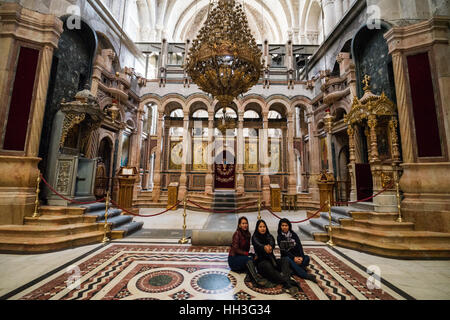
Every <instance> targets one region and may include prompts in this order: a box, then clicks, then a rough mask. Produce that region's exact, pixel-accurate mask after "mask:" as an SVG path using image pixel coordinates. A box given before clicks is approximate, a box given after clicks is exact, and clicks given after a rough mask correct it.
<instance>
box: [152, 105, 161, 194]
mask: <svg viewBox="0 0 450 320" xmlns="http://www.w3.org/2000/svg"><path fill="white" fill-rule="evenodd" d="M163 120H164V112H163V111H160V110H158V125H157V128H156V135H157V137H158V139H157V144H156V156H155V169H154V177H153V192H152V199H153V201H154V202H157V201H158V200H159V196H160V195H161V153H162V151H161V150H162V148H161V146H162V141H161V140H162V133H163V130H164V128H163Z"/></svg>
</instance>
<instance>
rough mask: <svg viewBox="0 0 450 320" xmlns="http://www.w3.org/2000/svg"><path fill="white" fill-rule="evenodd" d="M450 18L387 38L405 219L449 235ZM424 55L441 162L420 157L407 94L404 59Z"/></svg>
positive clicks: (398, 30) (398, 29) (411, 27)
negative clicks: (433, 100) (436, 119)
mask: <svg viewBox="0 0 450 320" xmlns="http://www.w3.org/2000/svg"><path fill="white" fill-rule="evenodd" d="M449 22H450V19H449V17H433V18H432V19H430V20H428V21H423V22H419V23H417V24H413V25H409V26H404V27H393V28H392V29H390V30H389V31H388V32H387V33H386V34H385V36H384V37H385V39H386V41H387V43H388V46H389V54H391V55H392V62H393V69H394V78H395V88H396V95H397V108H398V120H399V127H400V137H401V143H402V157H403V162H404V163H403V164H402V165H401V167H402V168H403V175H402V177H401V179H400V188H401V189H402V191H403V195H404V199H403V201H402V204H401V210H402V215H403V218H404V219H405V220H406V221H412V222H415V228H416V230H428V231H437V232H450V198H449V196H448V195H449V194H450V179H448V178H447V177H448V176H449V175H450V161H449V151H448V150H450V117H449V116H448V115H449V114H450V104H449V101H450V90H448V88H449V87H450V72H449V69H448V52H449V33H448V25H449ZM418 53H428V57H429V60H430V69H431V73H432V76H433V80H434V81H433V83H432V85H433V91H434V96H435V97H436V99H435V104H436V110H437V115H438V123H439V124H440V138H441V141H443V148H442V153H443V155H442V157H439V158H436V159H433V160H431V159H429V158H419V155H418V151H417V150H416V149H417V142H416V136H415V129H414V114H413V105H412V101H411V100H412V99H411V93H410V90H411V88H410V84H409V82H408V79H409V70H408V63H407V56H408V55H415V54H418Z"/></svg>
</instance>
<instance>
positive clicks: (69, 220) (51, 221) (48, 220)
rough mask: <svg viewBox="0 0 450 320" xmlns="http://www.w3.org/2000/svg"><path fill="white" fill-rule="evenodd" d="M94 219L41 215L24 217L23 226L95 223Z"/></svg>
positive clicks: (82, 216)
mask: <svg viewBox="0 0 450 320" xmlns="http://www.w3.org/2000/svg"><path fill="white" fill-rule="evenodd" d="M95 221H96V217H93V216H87V215H42V216H39V217H37V218H33V217H25V219H24V223H25V225H40V226H57V225H65V224H74V223H95Z"/></svg>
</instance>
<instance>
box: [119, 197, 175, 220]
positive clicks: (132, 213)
mask: <svg viewBox="0 0 450 320" xmlns="http://www.w3.org/2000/svg"><path fill="white" fill-rule="evenodd" d="M111 203H112V204H113V205H115V206H116V207H117V208H119V209H120V210H122V211H125V212H126V213H129V214H131V215H133V216H136V217H144V218H151V217H156V216H159V215H162V214H163V213H166V212H168V211H170V210H172V209H173V208H175V207H176V206H177V205H179V204H180V203H181V201H178V202H177V203H175V204H174V205H173V206H171V207H170V208H169V209H166V210H164V211H163V212H160V213H155V214H150V215H146V214H139V213H135V212H131V211H128V210H127V209H125V208H122V207H121V206H119V205H118V204H117V202H115V201H114V200H111Z"/></svg>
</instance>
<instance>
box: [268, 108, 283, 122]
mask: <svg viewBox="0 0 450 320" xmlns="http://www.w3.org/2000/svg"><path fill="white" fill-rule="evenodd" d="M267 118H268V119H272V120H273V119H276V120H278V119H283V116H282V115H281V113H279V112H278V111H275V110H270V111H269V115H268V117H267Z"/></svg>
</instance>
